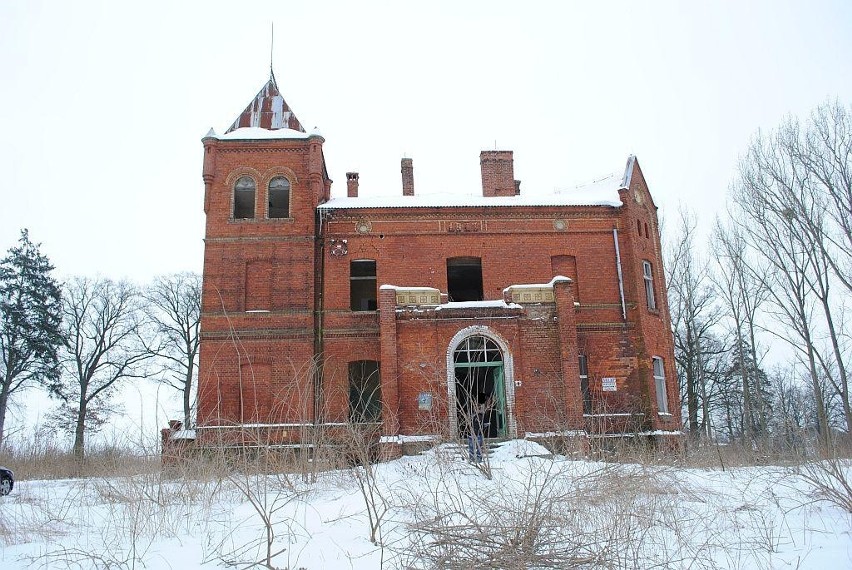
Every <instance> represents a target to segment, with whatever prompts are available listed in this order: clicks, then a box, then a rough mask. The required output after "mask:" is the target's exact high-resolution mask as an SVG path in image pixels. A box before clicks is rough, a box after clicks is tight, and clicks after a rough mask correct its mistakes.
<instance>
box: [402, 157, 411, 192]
mask: <svg viewBox="0 0 852 570" xmlns="http://www.w3.org/2000/svg"><path fill="white" fill-rule="evenodd" d="M401 165H402V169H401V172H402V195H403V196H414V161H413V160H411V159H410V158H403V159H402V162H401Z"/></svg>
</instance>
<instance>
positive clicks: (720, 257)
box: [712, 219, 768, 440]
mask: <svg viewBox="0 0 852 570" xmlns="http://www.w3.org/2000/svg"><path fill="white" fill-rule="evenodd" d="M712 243H713V249H714V251H715V252H716V255H715V260H716V264H717V267H718V271H717V272H715V273H714V282H715V284H716V290H717V291H718V293H719V295H720V297H721V298H722V301H723V303H724V307H725V312H726V313H727V316H728V318H729V320H730V321H731V325H732V326H731V329H732V330H733V335H732V336H733V341H734V354H735V356H736V358H737V360H738V362H737V365H736V366H735V367H734V369H735V370H736V371H737V372H738V373H739V375H740V380H741V387H740V391H741V394H742V398H743V415H744V418H743V422H742V423H743V426H744V429H745V431H744V435H745V437H746V439H749V440H754V432H755V431H765V430H766V427H767V421H768V418H767V417H766V407H767V405H768V402H766V401H765V399H764V398H763V393H764V391H763V390H762V389H761V388H760V387H759V386H758V384H759V380H758V379H756V378H752V377H751V374H750V372H751V371H752V370H755V369H757V368H758V367H759V366H760V359H759V357H758V351H757V334H756V330H757V318H758V311H759V308H760V306H761V305H762V304H763V302H764V301H765V300H766V296H767V292H766V289H765V287H764V283H763V280H762V279H761V278H760V277H759V276H757V275H755V274H754V273H753V272H752V266H751V265H750V263H749V259H748V249H747V244H746V241H745V239H744V237H743V235H742V231H741V230H740V229H739V228H738V227H737V226H736V225H729V226H728V227H725V226H723V225H722V223H721V222H720V221H719V220H718V219H717V220H716V224H715V226H714V228H713V238H712ZM749 360H750V361H751V363H752V364H753V365H751V366H749V365H747V362H748V361H749ZM753 400H754V401H753Z"/></svg>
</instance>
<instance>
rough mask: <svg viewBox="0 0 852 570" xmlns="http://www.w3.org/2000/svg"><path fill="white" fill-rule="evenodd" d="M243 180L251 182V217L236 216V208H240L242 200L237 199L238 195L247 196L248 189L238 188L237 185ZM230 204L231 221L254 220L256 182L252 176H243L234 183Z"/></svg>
mask: <svg viewBox="0 0 852 570" xmlns="http://www.w3.org/2000/svg"><path fill="white" fill-rule="evenodd" d="M243 180H248V181H250V182H251V186H252V187H251V190H250V192H251V215H250V216H243V215H241V216H237V208H238V207H242V205H243V204H242V202H243V201H242V200H240V199H239V198H238V194H247V193H248V192H249V189H248V188H247V187H245V188H240V187H239V184H240V182H241V181H243ZM231 197H232V203H231V219H232V220H254V219H256V218H257V181H256V180H255V179H254V177H253V176H250V175H248V174H243V175H241V176H239V177H237V179H236V180H235V181H234V186H233V190H232V192H231Z"/></svg>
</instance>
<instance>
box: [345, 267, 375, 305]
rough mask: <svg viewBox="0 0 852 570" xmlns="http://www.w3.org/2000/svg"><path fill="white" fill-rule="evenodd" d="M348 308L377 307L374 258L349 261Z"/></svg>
mask: <svg viewBox="0 0 852 570" xmlns="http://www.w3.org/2000/svg"><path fill="white" fill-rule="evenodd" d="M349 308H350V309H352V310H353V311H375V310H376V309H378V298H377V297H376V261H375V260H374V259H354V260H352V261H351V262H350V263H349Z"/></svg>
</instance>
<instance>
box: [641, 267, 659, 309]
mask: <svg viewBox="0 0 852 570" xmlns="http://www.w3.org/2000/svg"><path fill="white" fill-rule="evenodd" d="M642 279H643V281H644V283H645V303H646V305H647V306H648V310H649V311H657V310H658V309H657V296H656V291H655V290H654V266H653V265H652V264H651V262H650V261H648V260H647V259H643V260H642Z"/></svg>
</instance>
